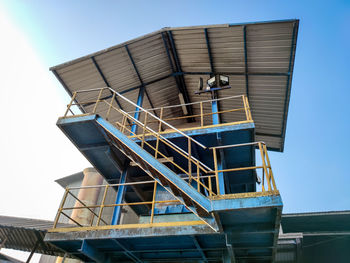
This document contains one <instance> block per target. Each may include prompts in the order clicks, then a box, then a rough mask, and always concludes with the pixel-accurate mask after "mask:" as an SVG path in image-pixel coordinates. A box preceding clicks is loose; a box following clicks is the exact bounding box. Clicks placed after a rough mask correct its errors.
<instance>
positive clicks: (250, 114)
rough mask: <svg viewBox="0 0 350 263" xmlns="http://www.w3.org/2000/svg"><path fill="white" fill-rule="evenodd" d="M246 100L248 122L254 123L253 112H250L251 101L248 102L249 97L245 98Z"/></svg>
mask: <svg viewBox="0 0 350 263" xmlns="http://www.w3.org/2000/svg"><path fill="white" fill-rule="evenodd" d="M245 100H246V105H247V112H248V118H249V119H248V120H249V121H252V120H253V118H252V112H251V111H250V106H249V101H248V97H245Z"/></svg>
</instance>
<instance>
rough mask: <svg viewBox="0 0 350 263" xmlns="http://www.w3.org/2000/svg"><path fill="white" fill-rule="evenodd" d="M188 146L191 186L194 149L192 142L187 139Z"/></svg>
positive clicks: (189, 181)
mask: <svg viewBox="0 0 350 263" xmlns="http://www.w3.org/2000/svg"><path fill="white" fill-rule="evenodd" d="M187 144H188V145H187V146H188V176H189V178H188V183H189V184H191V182H192V160H191V157H192V147H191V140H190V139H187Z"/></svg>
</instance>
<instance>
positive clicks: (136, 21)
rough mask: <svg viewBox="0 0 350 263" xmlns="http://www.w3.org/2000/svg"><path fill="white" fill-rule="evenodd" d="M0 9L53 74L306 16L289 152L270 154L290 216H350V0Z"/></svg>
mask: <svg viewBox="0 0 350 263" xmlns="http://www.w3.org/2000/svg"><path fill="white" fill-rule="evenodd" d="M0 5H2V8H3V9H4V10H5V12H6V13H7V14H8V16H9V17H10V18H11V20H12V22H13V23H14V24H15V25H16V26H17V27H18V28H19V29H20V31H21V32H22V33H23V34H24V35H25V37H26V38H27V39H28V41H29V43H30V44H31V46H32V47H33V49H34V50H35V52H36V53H37V54H38V56H39V57H40V59H41V60H42V62H43V64H44V65H45V66H46V67H47V69H48V68H49V67H50V66H54V65H56V64H59V63H62V62H66V61H68V60H71V59H74V58H77V57H80V56H83V55H87V54H89V53H92V52H95V51H98V50H101V49H104V48H107V47H109V46H112V45H115V44H118V43H120V42H123V41H126V40H129V39H131V38H134V37H138V36H140V35H143V34H146V33H149V32H152V31H155V30H158V29H160V28H162V27H166V26H171V27H175V26H191V25H202V24H218V23H241V22H254V21H265V20H280V19H291V18H298V19H300V27H299V36H298V42H297V53H296V61H295V68H294V76H293V83H292V93H291V101H290V108H289V116H288V123H287V134H286V144H285V151H284V153H271V162H272V167H273V169H274V174H275V176H276V178H277V183H278V185H277V186H278V188H279V189H280V191H281V194H282V198H283V201H284V212H285V213H286V212H304V211H325V210H344V209H350V194H349V188H350V173H349V164H350V156H349V149H350V140H349V135H348V132H349V130H350V129H349V128H350V124H349V122H350V119H349V114H350V110H349V104H350V103H349V101H350V100H349V97H350V85H349V77H350V70H349V69H350V68H349V63H350V51H349V49H350V1H349V0H344V1H164V0H163V1H92V0H74V1H71V0H69V1H68V0H61V1H47V0H41V1H38V0H31V1H24V0H23V1H13V0H9V1H6V0H0ZM13 51H15V50H12V51H11V52H13ZM2 52H9V51H7V50H2ZM0 59H1V57H0ZM45 74H46V73H45ZM47 74H51V73H50V72H49V71H47ZM15 83H16V81H15V80H14V85H15ZM28 85H30V83H28ZM57 87H58V86H57ZM5 88H8V87H1V89H5ZM52 89H55V86H53V87H52ZM14 99H16V98H14ZM63 108H64V103H62V109H63ZM57 117H58V116H57ZM47 121H48V122H50V123H53V122H54V121H55V119H50V120H47ZM36 128H37V129H40V127H36ZM57 129H58V128H57ZM54 150H55V149H52V151H54ZM43 154H44V153H43ZM38 155H40V153H38ZM81 158H83V156H81ZM66 175H67V174H62V176H66ZM57 202H58V201H57Z"/></svg>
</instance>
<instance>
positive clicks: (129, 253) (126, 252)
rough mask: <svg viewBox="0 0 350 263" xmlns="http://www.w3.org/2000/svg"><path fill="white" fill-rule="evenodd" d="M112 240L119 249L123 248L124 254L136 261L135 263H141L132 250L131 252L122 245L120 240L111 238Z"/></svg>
mask: <svg viewBox="0 0 350 263" xmlns="http://www.w3.org/2000/svg"><path fill="white" fill-rule="evenodd" d="M112 241H113V242H114V243H115V244H116V245H117V246H119V247H120V248H121V249H123V250H124V254H125V255H126V256H127V257H128V258H130V259H131V260H132V261H134V262H137V263H142V262H143V261H142V260H141V259H139V258H138V257H137V256H135V254H134V253H133V252H131V251H130V250H129V249H128V248H127V247H126V246H125V245H123V244H122V243H121V242H120V241H118V240H116V239H112Z"/></svg>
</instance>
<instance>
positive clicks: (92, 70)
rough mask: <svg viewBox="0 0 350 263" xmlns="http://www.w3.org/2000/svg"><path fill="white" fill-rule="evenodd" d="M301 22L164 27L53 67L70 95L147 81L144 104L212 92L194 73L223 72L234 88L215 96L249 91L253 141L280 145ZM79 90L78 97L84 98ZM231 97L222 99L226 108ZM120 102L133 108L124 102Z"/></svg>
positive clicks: (126, 91) (125, 88) (135, 90)
mask: <svg viewBox="0 0 350 263" xmlns="http://www.w3.org/2000/svg"><path fill="white" fill-rule="evenodd" d="M298 26H299V21H298V20H284V21H271V22H260V23H247V24H234V25H233V24H224V25H210V26H194V27H183V28H163V29H161V30H159V31H156V32H154V33H151V34H148V35H145V36H142V37H139V38H136V39H133V40H130V41H127V42H125V43H122V44H119V45H116V46H113V47H110V48H108V49H105V50H102V51H99V52H96V53H93V54H91V55H88V56H84V57H82V58H79V59H76V60H73V61H70V62H67V63H64V64H61V65H58V66H55V67H52V68H51V70H52V71H53V73H54V74H55V75H56V77H57V78H58V80H59V81H60V82H61V84H62V85H63V86H64V88H65V89H66V90H67V92H68V93H69V94H70V95H72V94H73V92H75V91H79V90H87V89H95V88H101V87H105V86H109V87H111V88H112V89H114V90H116V91H118V92H120V93H122V94H123V95H124V96H126V97H127V98H129V99H131V100H133V101H134V102H136V101H137V97H138V94H139V89H140V88H141V87H144V88H145V96H144V102H143V107H144V108H148V109H149V108H155V107H161V106H168V105H176V104H180V99H179V93H182V97H183V98H184V101H185V102H187V103H189V102H196V101H201V100H205V99H209V97H208V95H201V96H199V95H195V94H194V92H195V91H196V90H197V87H198V84H197V83H198V79H199V77H203V78H204V80H206V79H208V78H209V76H210V75H211V74H225V75H228V76H230V85H231V86H232V88H231V89H227V90H222V91H219V94H218V96H219V98H221V97H227V96H234V95H241V94H246V95H247V96H248V98H249V102H250V107H251V111H252V116H253V119H254V122H255V125H256V130H255V132H256V140H257V141H264V142H266V143H267V145H268V147H269V149H270V150H276V151H283V148H284V141H285V133H286V123H287V115H288V106H289V100H290V90H291V81H292V74H293V67H294V58H295V49H296V40H297V34H298ZM80 96H81V97H79V96H78V97H77V100H78V102H79V100H86V99H89V97H88V95H83V94H81V95H80ZM84 96H85V97H84ZM90 96H91V95H90ZM180 97H181V96H180ZM229 103H230V102H224V101H222V102H220V105H219V106H220V107H221V108H222V110H225V109H228V108H229V107H230V105H229ZM90 107H91V106H90ZM119 107H121V108H122V109H123V110H125V111H133V110H135V109H134V108H132V106H130V105H127V104H125V103H123V102H122V101H119ZM84 110H86V111H87V110H88V108H86V109H84ZM198 111H199V109H197V108H195V107H193V108H191V107H189V108H188V112H189V113H190V114H191V113H193V114H198V113H199V112H198ZM176 114H178V113H176ZM165 117H167V116H165Z"/></svg>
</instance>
